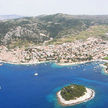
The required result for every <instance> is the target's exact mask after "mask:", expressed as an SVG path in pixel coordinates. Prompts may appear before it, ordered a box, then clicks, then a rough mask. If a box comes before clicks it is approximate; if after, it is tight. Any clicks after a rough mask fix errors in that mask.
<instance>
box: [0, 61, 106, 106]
mask: <svg viewBox="0 0 108 108" xmlns="http://www.w3.org/2000/svg"><path fill="white" fill-rule="evenodd" d="M99 64H100V62H91V63H85V64H80V65H72V66H58V65H56V64H55V63H42V64H36V65H13V64H7V63H3V65H2V66H0V108H107V107H108V75H107V74H105V73H104V70H103V68H102V67H100V65H99ZM35 73H38V75H37V76H35V75H34V74H35ZM70 84H80V85H84V86H86V87H88V88H91V89H93V90H94V91H95V93H96V94H95V97H94V98H93V99H92V100H90V101H87V102H84V103H81V104H78V105H74V106H67V107H64V106H61V105H60V104H59V103H58V100H57V96H56V93H57V92H58V91H59V90H60V89H61V88H63V87H64V86H67V85H70Z"/></svg>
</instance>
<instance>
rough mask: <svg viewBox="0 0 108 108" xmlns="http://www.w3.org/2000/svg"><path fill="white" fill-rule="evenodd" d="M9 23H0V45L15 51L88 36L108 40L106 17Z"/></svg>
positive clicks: (48, 17)
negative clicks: (22, 46)
mask: <svg viewBox="0 0 108 108" xmlns="http://www.w3.org/2000/svg"><path fill="white" fill-rule="evenodd" d="M5 18H6V17H5ZM16 18H18V19H16ZM8 19H10V20H6V21H5V20H3V21H0V43H1V44H4V45H11V46H14V47H16V46H19V45H25V44H29V43H32V44H40V43H43V42H45V41H48V40H50V39H52V41H50V42H49V44H61V43H63V42H70V41H73V40H76V39H86V38H88V37H90V36H96V37H99V38H103V39H107V38H108V35H107V34H108V16H107V15H106V16H105V15H95V16H89V15H66V14H54V15H41V16H37V17H21V18H20V16H10V18H9V16H8Z"/></svg>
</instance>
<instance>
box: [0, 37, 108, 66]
mask: <svg viewBox="0 0 108 108" xmlns="http://www.w3.org/2000/svg"><path fill="white" fill-rule="evenodd" d="M107 56H108V41H105V40H102V39H98V38H92V37H91V38H88V39H87V40H86V41H83V40H76V41H74V42H71V43H63V44H61V45H47V46H46V45H41V46H30V47H27V48H25V47H22V48H18V47H17V48H14V49H8V48H7V47H5V46H3V45H2V46H0V61H3V62H8V63H14V64H35V63H40V62H49V61H53V62H56V63H59V64H63V63H77V62H87V61H91V60H99V59H102V58H104V57H107Z"/></svg>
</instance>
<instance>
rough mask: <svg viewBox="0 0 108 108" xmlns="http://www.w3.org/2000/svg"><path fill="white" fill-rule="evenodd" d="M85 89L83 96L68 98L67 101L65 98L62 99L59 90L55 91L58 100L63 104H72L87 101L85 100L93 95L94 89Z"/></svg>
mask: <svg viewBox="0 0 108 108" xmlns="http://www.w3.org/2000/svg"><path fill="white" fill-rule="evenodd" d="M86 91H87V92H86V93H85V94H84V95H83V96H81V97H79V98H76V99H74V100H69V101H66V100H65V99H63V98H62V96H61V94H60V93H61V91H59V92H58V93H57V97H58V101H59V103H60V104H61V105H63V106H72V105H76V104H80V103H83V102H87V101H89V100H91V99H93V98H94V97H95V91H94V90H92V89H90V88H86Z"/></svg>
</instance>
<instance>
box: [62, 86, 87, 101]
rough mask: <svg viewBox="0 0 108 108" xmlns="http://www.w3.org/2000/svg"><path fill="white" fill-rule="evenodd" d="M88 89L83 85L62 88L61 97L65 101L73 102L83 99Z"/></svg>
mask: <svg viewBox="0 0 108 108" xmlns="http://www.w3.org/2000/svg"><path fill="white" fill-rule="evenodd" d="M85 92H86V88H85V87H84V86H82V85H76V84H72V85H69V86H67V87H64V88H62V90H61V96H62V97H63V98H64V99H65V100H72V99H76V98H78V97H81V96H83V95H84V94H85Z"/></svg>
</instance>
